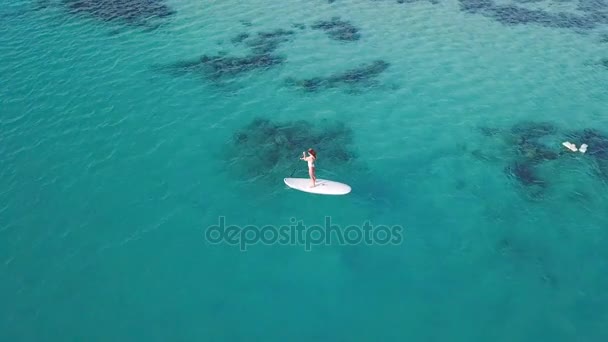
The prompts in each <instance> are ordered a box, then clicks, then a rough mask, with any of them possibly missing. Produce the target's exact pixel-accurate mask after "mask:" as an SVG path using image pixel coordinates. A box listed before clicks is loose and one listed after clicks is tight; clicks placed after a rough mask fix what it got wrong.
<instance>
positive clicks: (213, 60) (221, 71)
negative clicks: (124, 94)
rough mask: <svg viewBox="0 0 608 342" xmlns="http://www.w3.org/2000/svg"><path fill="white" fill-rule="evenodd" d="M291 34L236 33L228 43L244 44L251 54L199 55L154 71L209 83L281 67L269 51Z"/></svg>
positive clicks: (283, 59)
mask: <svg viewBox="0 0 608 342" xmlns="http://www.w3.org/2000/svg"><path fill="white" fill-rule="evenodd" d="M294 34H295V32H294V31H288V30H283V29H277V30H274V31H269V32H257V34H255V35H253V36H252V35H251V34H249V33H246V32H244V33H240V34H238V35H236V36H235V37H233V38H232V39H231V40H230V41H231V42H232V43H233V44H244V45H245V46H247V47H248V48H249V49H250V50H251V53H250V54H248V55H245V56H230V55H227V54H218V55H211V56H209V55H203V56H202V57H200V58H198V59H196V60H191V61H188V60H186V61H179V62H176V63H173V64H169V65H166V66H161V67H157V69H160V70H164V71H166V72H169V73H170V74H172V75H176V76H182V75H187V74H195V75H201V76H203V77H205V78H207V79H209V80H212V81H216V82H218V81H221V80H222V79H225V78H233V77H237V76H241V75H243V74H246V73H250V72H253V71H263V70H268V69H270V68H272V67H274V66H277V65H279V64H282V63H284V62H285V61H286V58H285V57H284V56H281V55H275V54H273V52H274V51H275V50H276V49H277V48H278V46H279V45H280V44H281V43H284V42H286V41H288V40H289V37H291V36H293V35H294Z"/></svg>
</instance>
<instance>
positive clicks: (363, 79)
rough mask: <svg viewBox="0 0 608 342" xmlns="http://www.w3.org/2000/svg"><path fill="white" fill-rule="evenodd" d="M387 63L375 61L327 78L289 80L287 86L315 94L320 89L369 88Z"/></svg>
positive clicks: (387, 65)
mask: <svg viewBox="0 0 608 342" xmlns="http://www.w3.org/2000/svg"><path fill="white" fill-rule="evenodd" d="M389 65H390V64H389V63H388V62H385V61H383V60H377V61H374V62H372V63H368V64H362V65H360V66H358V67H356V68H353V69H349V70H346V71H344V72H341V73H337V74H335V75H331V76H329V77H313V78H310V79H304V80H295V79H293V78H289V79H288V80H287V82H288V83H289V84H292V85H295V86H298V87H300V88H302V89H303V90H304V91H306V92H316V91H319V90H321V89H327V88H335V87H339V86H351V87H353V86H367V87H369V86H371V85H374V84H375V83H374V79H375V78H376V77H378V75H380V74H381V73H382V72H384V71H385V70H386V69H387V68H388V67H389Z"/></svg>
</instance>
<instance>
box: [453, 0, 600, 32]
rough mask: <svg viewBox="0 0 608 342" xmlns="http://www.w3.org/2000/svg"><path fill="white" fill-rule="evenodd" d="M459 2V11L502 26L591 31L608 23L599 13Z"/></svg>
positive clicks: (483, 1)
mask: <svg viewBox="0 0 608 342" xmlns="http://www.w3.org/2000/svg"><path fill="white" fill-rule="evenodd" d="M590 1H601V0H590ZM459 2H460V9H461V11H464V12H468V13H480V14H482V15H484V16H486V17H488V18H492V19H494V20H496V21H497V22H499V23H502V24H504V25H519V24H538V25H542V26H545V27H555V28H569V29H593V28H594V27H596V26H597V24H598V23H608V14H606V13H604V12H601V11H593V12H589V13H587V15H577V14H574V13H568V12H559V13H552V12H547V11H544V10H541V9H529V8H525V7H520V6H517V5H512V4H503V5H496V4H495V3H494V2H493V1H492V0H459ZM517 2H520V3H522V2H524V3H530V2H536V0H517Z"/></svg>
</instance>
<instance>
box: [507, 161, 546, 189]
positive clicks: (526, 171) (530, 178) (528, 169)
mask: <svg viewBox="0 0 608 342" xmlns="http://www.w3.org/2000/svg"><path fill="white" fill-rule="evenodd" d="M505 173H506V174H507V175H509V176H511V177H514V178H515V179H517V181H519V182H520V183H521V184H523V185H525V186H532V185H540V186H544V185H545V181H543V180H542V179H540V178H539V177H538V176H537V174H536V171H535V170H534V166H532V165H531V164H530V163H526V162H521V161H514V162H512V163H511V164H509V165H507V166H506V167H505Z"/></svg>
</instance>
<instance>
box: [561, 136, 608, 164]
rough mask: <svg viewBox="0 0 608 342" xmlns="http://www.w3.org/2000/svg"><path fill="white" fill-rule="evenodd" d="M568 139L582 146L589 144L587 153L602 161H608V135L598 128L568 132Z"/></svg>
mask: <svg viewBox="0 0 608 342" xmlns="http://www.w3.org/2000/svg"><path fill="white" fill-rule="evenodd" d="M567 137H568V139H570V140H571V141H572V142H574V143H575V144H577V146H580V144H587V145H588V146H589V147H588V148H587V154H588V155H590V156H593V157H594V158H596V159H599V160H601V161H605V162H608V135H607V134H604V133H603V132H601V131H598V130H596V129H592V128H587V129H584V130H582V131H574V132H569V133H567Z"/></svg>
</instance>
